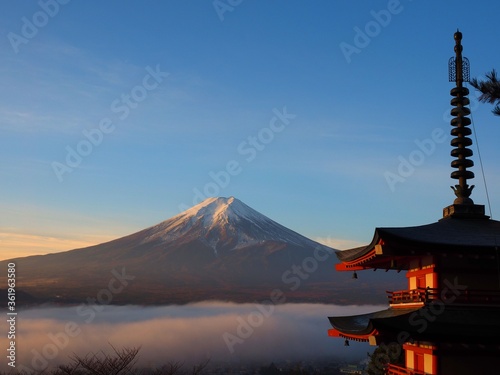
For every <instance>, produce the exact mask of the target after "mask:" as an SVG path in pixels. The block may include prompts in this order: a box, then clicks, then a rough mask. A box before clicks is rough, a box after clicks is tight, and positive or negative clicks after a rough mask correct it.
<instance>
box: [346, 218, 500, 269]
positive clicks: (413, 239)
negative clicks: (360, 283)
mask: <svg viewBox="0 0 500 375" xmlns="http://www.w3.org/2000/svg"><path fill="white" fill-rule="evenodd" d="M378 245H380V246H381V247H382V248H383V251H382V250H381V249H378V251H375V249H376V247H377V246H378ZM499 245H500V221H496V220H491V219H488V218H486V219H464V218H453V217H448V218H445V219H442V220H440V221H438V222H435V223H432V224H426V225H420V226H413V227H396V228H376V229H375V234H374V236H373V239H372V242H371V243H370V244H369V245H368V246H363V247H356V248H353V249H349V250H343V251H338V252H337V257H338V258H339V260H341V261H342V262H353V261H359V260H364V261H367V260H370V259H371V258H374V257H375V256H377V255H395V256H407V255H410V254H418V253H419V252H425V253H427V254H428V253H441V252H454V253H457V252H463V251H466V252H468V253H473V254H480V253H481V252H488V250H493V251H496V249H497V248H498V246H499Z"/></svg>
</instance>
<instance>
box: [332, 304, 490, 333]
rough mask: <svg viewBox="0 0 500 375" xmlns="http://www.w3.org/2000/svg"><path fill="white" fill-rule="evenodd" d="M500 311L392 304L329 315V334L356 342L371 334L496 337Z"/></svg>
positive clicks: (448, 306)
mask: <svg viewBox="0 0 500 375" xmlns="http://www.w3.org/2000/svg"><path fill="white" fill-rule="evenodd" d="M499 313H500V309H499V308H478V307H464V306H453V305H447V306H446V307H445V308H444V309H442V310H439V314H437V313H436V307H435V306H433V305H432V303H431V304H429V305H426V306H423V307H414V308H392V307H391V308H389V309H387V310H382V311H377V312H374V313H370V314H363V315H354V316H340V317H329V318H328V319H329V321H330V324H331V325H332V327H333V329H330V330H329V331H328V334H329V336H334V337H344V338H347V339H352V340H357V341H369V340H370V336H374V337H377V336H378V337H381V338H387V339H389V340H394V339H395V337H397V335H398V334H399V333H401V332H407V333H408V334H409V335H410V336H411V337H412V338H413V339H430V340H434V339H450V340H463V339H465V338H467V339H468V340H474V339H483V340H497V339H498V335H499V334H500V325H499V324H498V314H499ZM428 317H430V318H428ZM410 336H409V337H410Z"/></svg>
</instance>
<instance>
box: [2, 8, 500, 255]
mask: <svg viewBox="0 0 500 375" xmlns="http://www.w3.org/2000/svg"><path fill="white" fill-rule="evenodd" d="M499 13H500V4H499V3H498V2H493V1H490V2H482V3H480V4H479V5H478V4H477V3H476V4H474V5H471V4H470V2H466V1H439V2H436V1H434V2H431V1H410V0H401V1H397V0H391V1H356V2H354V1H316V2H306V1H293V0H292V1H284V0H281V1H279V0H277V1H263V0H261V1H250V0H243V1H238V0H231V1H230V0H221V1H213V0H203V1H202V0H199V1H181V0H178V1H120V2H116V1H115V2H98V1H78V0H73V1H68V0H64V1H63V0H58V1H56V0H42V1H40V2H33V1H9V2H4V3H3V4H2V12H0V21H1V22H0V35H1V38H0V43H1V48H0V55H1V65H0V79H1V82H2V85H1V88H0V131H1V134H2V137H1V138H0V155H1V157H0V176H1V181H2V183H1V185H0V193H1V195H2V197H3V199H1V200H0V210H1V212H2V215H1V217H0V241H1V243H2V250H1V252H2V253H1V254H0V258H10V257H13V256H24V255H30V254H38V253H47V252H55V251H61V250H69V249H72V248H76V247H80V246H85V245H91V244H95V243H99V242H102V241H105V240H109V239H113V238H117V237H120V236H122V235H126V234H129V233H132V232H135V231H138V230H140V229H143V228H145V227H147V226H150V225H153V224H156V223H158V222H160V221H162V220H165V219H168V218H170V217H171V216H173V215H175V214H177V213H179V212H180V209H181V208H182V207H188V206H191V205H192V204H193V202H194V203H196V202H197V201H199V195H203V196H208V195H218V196H235V197H237V198H239V199H240V200H242V201H243V202H245V203H246V204H248V205H250V206H251V207H253V208H255V209H256V210H258V211H260V212H262V213H263V214H265V215H267V216H269V217H271V218H272V219H274V220H276V221H278V222H280V223H281V224H283V225H285V226H287V227H289V228H291V229H293V230H295V231H298V232H300V233H301V234H303V235H306V236H308V237H310V238H313V239H321V240H322V241H324V242H327V243H329V244H333V245H334V246H337V247H339V248H346V247H349V246H354V245H357V244H362V243H365V242H369V241H370V240H371V237H372V235H373V230H374V228H375V227H377V226H378V227H380V226H408V225H420V224H425V223H429V222H432V221H436V220H438V219H440V218H441V215H442V212H441V210H442V208H443V207H444V206H446V205H448V204H451V203H452V201H453V199H454V196H453V192H452V190H451V189H450V187H449V186H450V185H452V184H454V183H455V181H453V180H451V179H450V177H449V174H450V172H451V167H450V166H449V165H450V164H449V163H450V161H451V160H452V159H451V157H450V155H449V152H450V149H451V146H450V145H449V140H450V139H451V136H449V130H450V129H451V126H450V125H449V120H450V116H449V115H448V113H449V110H450V109H451V106H450V103H449V101H450V98H451V97H450V96H449V90H450V89H451V88H452V87H453V84H452V83H449V82H448V67H447V64H448V59H449V58H450V57H451V56H452V55H453V54H454V52H453V46H454V41H453V33H454V32H455V31H456V29H457V28H460V30H461V31H462V32H463V35H464V39H463V45H464V55H465V56H467V57H468V58H469V60H470V62H471V75H472V76H482V75H483V74H484V73H485V72H487V71H489V70H491V69H492V68H494V67H496V68H497V69H500V52H499V50H498V48H496V47H495V46H497V45H498V38H497V35H496V33H494V32H492V31H491V30H492V27H493V28H494V27H495V25H496V24H497V18H498V14H499ZM360 32H361V33H363V35H361V34H360ZM470 97H471V101H472V110H473V119H474V123H475V127H476V130H477V136H478V140H479V144H480V147H481V148H480V151H481V154H482V158H483V162H484V167H485V172H486V179H487V182H488V188H489V191H490V194H491V197H490V199H491V204H492V211H493V216H494V218H495V216H496V212H500V211H499V210H500V198H498V195H497V194H496V192H497V191H498V187H499V186H500V178H499V176H500V167H499V166H498V163H496V161H497V160H498V158H499V156H500V155H499V152H500V151H498V146H496V145H495V142H496V141H497V140H498V139H500V118H498V117H496V118H495V117H494V116H493V115H492V114H491V109H492V108H491V106H489V105H487V104H478V103H477V101H476V100H474V98H475V97H476V94H475V93H474V92H473V91H471V95H470ZM85 134H87V136H86V135H85ZM89 134H90V135H89ZM433 136H434V138H433ZM92 137H93V138H92ZM426 139H427V140H429V142H427V143H425V142H424V140H426ZM418 142H424V143H425V144H426V145H427V147H428V148H427V149H426V150H427V151H426V153H425V154H424V153H423V152H422V151H420V149H419V146H418V144H417V143H418ZM473 149H474V152H475V154H476V155H477V152H476V150H477V149H476V145H474V146H473ZM75 153H76V155H77V156H75ZM70 154H72V156H68V155H70ZM422 155H423V158H422ZM419 156H420V158H418V157H419ZM411 157H413V159H412V160H413V162H414V164H415V165H413V166H412V168H411V169H410V170H407V171H406V172H405V173H404V176H402V175H401V174H400V173H399V172H398V167H399V166H400V164H401V163H402V160H410V159H411ZM68 160H69V161H68ZM474 161H475V162H476V166H475V167H474V168H473V169H472V170H473V171H474V172H475V173H476V178H475V179H474V180H473V181H471V183H472V184H475V185H476V189H475V190H474V193H473V195H472V198H473V199H474V200H475V202H476V203H480V204H486V203H487V202H486V196H485V186H484V183H483V180H482V175H481V169H480V167H479V161H478V158H477V156H475V157H474ZM388 172H389V173H393V174H395V175H398V173H399V176H400V177H402V180H403V181H401V180H399V181H398V182H397V183H393V184H392V186H390V184H388V182H387V180H386V176H387V173H388ZM197 192H200V193H201V194H197ZM206 193H207V194H206Z"/></svg>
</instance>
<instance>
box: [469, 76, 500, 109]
mask: <svg viewBox="0 0 500 375" xmlns="http://www.w3.org/2000/svg"><path fill="white" fill-rule="evenodd" d="M470 84H471V86H472V87H474V88H475V89H476V90H478V91H479V92H481V95H480V96H479V101H481V102H483V103H491V104H495V108H493V110H492V112H493V113H494V114H495V115H496V116H500V81H499V80H498V77H497V72H496V71H495V69H493V70H492V71H491V72H490V73H486V79H485V80H484V81H480V80H478V79H477V78H473V79H472V80H471V81H470Z"/></svg>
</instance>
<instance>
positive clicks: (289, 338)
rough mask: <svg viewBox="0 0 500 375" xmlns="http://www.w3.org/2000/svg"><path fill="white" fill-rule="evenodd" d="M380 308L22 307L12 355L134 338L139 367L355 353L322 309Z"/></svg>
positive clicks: (63, 356)
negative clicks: (329, 333)
mask: <svg viewBox="0 0 500 375" xmlns="http://www.w3.org/2000/svg"><path fill="white" fill-rule="evenodd" d="M381 308H382V307H381V306H335V305H321V304H284V305H256V304H233V303H225V302H205V303H196V304H189V305H184V306H161V307H141V306H89V305H81V306H79V307H76V306H75V307H64V308H43V309H40V308H38V309H29V310H24V311H20V312H19V315H18V321H17V326H16V327H17V332H16V346H17V348H16V360H17V364H18V365H21V364H22V365H24V366H26V367H28V368H30V369H35V370H39V369H41V368H42V367H44V366H45V367H47V366H54V365H57V364H61V363H64V362H66V361H67V360H68V356H71V355H72V354H73V353H76V354H78V355H85V354H87V353H90V352H98V351H101V350H103V351H106V352H109V351H110V350H111V346H110V344H111V345H113V346H114V347H116V348H123V347H139V346H140V347H141V350H140V352H139V362H138V365H139V366H145V367H146V366H154V367H156V366H160V365H162V364H165V363H167V362H169V361H171V362H175V361H181V362H186V363H191V362H200V361H203V360H205V359H207V358H210V359H211V362H212V363H218V362H221V361H222V362H233V363H240V362H242V361H243V362H246V361H251V362H258V363H262V364H265V363H269V362H271V361H285V360H290V361H292V362H298V361H303V360H310V359H321V358H345V359H353V358H359V359H361V358H362V357H363V355H364V354H365V353H366V351H369V350H370V347H369V346H368V345H367V344H358V345H356V344H355V343H352V344H351V346H350V347H344V345H343V344H344V343H343V341H342V340H338V339H332V338H329V337H328V336H327V331H328V329H329V328H330V325H329V322H328V319H327V317H328V316H332V315H350V314H361V313H365V312H369V311H375V310H380V309H381ZM2 342H4V343H5V344H4V345H2V347H5V348H8V345H7V344H8V343H7V342H6V341H5V340H2ZM353 344H354V345H353ZM3 362H4V361H3V360H2V361H1V363H3ZM6 369H8V367H7V366H5V368H2V370H6Z"/></svg>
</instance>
